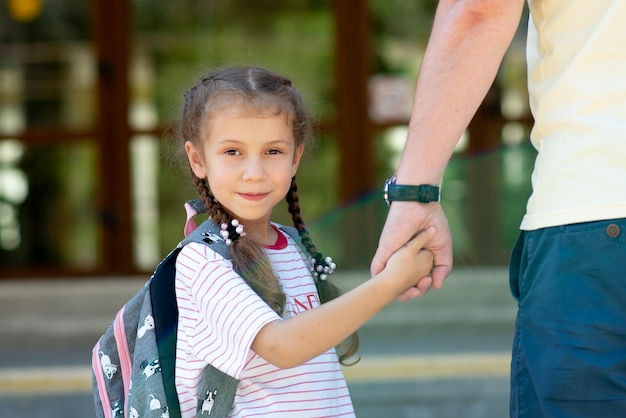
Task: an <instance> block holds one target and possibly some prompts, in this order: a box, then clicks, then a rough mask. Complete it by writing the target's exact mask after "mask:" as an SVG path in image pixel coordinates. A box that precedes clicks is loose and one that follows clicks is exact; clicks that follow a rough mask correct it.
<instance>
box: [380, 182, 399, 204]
mask: <svg viewBox="0 0 626 418" xmlns="http://www.w3.org/2000/svg"><path fill="white" fill-rule="evenodd" d="M395 182H396V176H391V177H389V178H388V179H387V180H385V185H384V186H383V200H384V201H385V204H386V205H387V207H391V202H390V201H389V186H391V185H392V184H395Z"/></svg>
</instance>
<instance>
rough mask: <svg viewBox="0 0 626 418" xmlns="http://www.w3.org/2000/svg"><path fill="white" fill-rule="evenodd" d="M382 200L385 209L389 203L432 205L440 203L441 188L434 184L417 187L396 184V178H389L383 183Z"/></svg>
mask: <svg viewBox="0 0 626 418" xmlns="http://www.w3.org/2000/svg"><path fill="white" fill-rule="evenodd" d="M383 199H384V200H385V203H386V204H387V207H390V206H391V202H394V201H402V202H420V203H432V202H439V201H441V188H440V187H439V186H436V185H434V184H420V185H419V186H409V185H403V184H396V176H395V175H394V176H391V177H389V178H388V179H387V180H386V181H385V186H384V188H383Z"/></svg>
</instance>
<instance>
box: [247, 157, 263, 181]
mask: <svg viewBox="0 0 626 418" xmlns="http://www.w3.org/2000/svg"><path fill="white" fill-rule="evenodd" d="M263 178H265V168H264V166H263V163H262V162H261V161H259V160H258V159H256V158H251V159H249V160H248V161H246V166H245V168H244V171H243V179H244V180H248V181H257V180H261V179H263Z"/></svg>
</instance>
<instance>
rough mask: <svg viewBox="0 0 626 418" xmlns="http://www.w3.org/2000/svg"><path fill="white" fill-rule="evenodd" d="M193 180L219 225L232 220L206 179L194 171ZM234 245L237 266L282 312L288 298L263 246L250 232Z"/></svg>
mask: <svg viewBox="0 0 626 418" xmlns="http://www.w3.org/2000/svg"><path fill="white" fill-rule="evenodd" d="M193 182H194V184H195V186H196V190H197V191H198V194H199V195H200V197H201V199H202V201H203V202H204V206H205V207H206V208H207V212H208V215H209V218H211V220H213V222H215V223H216V224H218V225H220V224H222V223H230V221H232V216H231V215H230V213H228V212H227V211H226V210H224V207H223V206H222V205H221V204H220V203H219V202H218V201H217V200H216V199H215V196H213V193H212V192H211V190H210V189H209V187H208V185H207V183H206V180H204V179H199V178H198V177H196V176H195V175H194V176H193ZM230 249H231V257H232V262H233V269H234V270H235V271H236V272H237V274H239V275H240V276H241V277H242V278H243V279H244V280H245V281H246V283H247V284H248V286H250V287H251V288H252V290H254V291H255V292H256V293H257V294H258V295H259V296H260V297H261V299H263V300H264V301H265V302H266V303H267V304H268V305H269V306H270V307H271V308H272V309H274V310H275V311H276V312H277V313H278V314H279V315H282V313H283V311H284V309H285V305H286V301H287V299H286V296H285V293H284V292H283V290H282V288H281V287H280V283H279V282H278V279H277V278H276V275H275V274H274V270H273V269H272V265H271V264H270V261H269V259H268V258H267V254H266V253H265V251H264V250H263V247H262V246H261V245H260V244H258V243H256V242H255V241H254V240H252V239H250V238H247V237H246V236H239V237H238V238H237V239H235V240H234V241H233V243H232V246H231V247H230Z"/></svg>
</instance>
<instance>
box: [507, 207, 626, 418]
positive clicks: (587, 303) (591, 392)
mask: <svg viewBox="0 0 626 418" xmlns="http://www.w3.org/2000/svg"><path fill="white" fill-rule="evenodd" d="M510 284H511V292H512V293H513V296H514V297H515V299H516V300H517V302H518V308H519V309H518V313H517V319H516V324H515V338H514V342H513V352H512V360H511V405H510V413H511V417H513V418H516V417H528V418H542V417H550V418H553V417H554V418H556V417H559V418H560V417H563V418H565V417H567V418H576V417H585V418H612V417H615V418H617V417H619V418H624V417H626V219H619V220H609V221H598V222H588V223H580V224H572V225H565V226H557V227H551V228H545V229H540V230H536V231H522V233H521V234H520V237H519V239H518V241H517V244H516V245H515V248H514V249H513V253H512V256H511V264H510Z"/></svg>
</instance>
